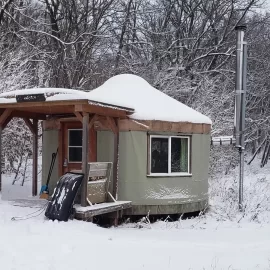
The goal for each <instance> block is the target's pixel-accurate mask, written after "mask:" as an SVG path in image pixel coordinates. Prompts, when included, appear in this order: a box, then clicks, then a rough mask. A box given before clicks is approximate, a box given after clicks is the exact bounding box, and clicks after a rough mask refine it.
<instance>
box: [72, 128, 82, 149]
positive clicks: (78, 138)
mask: <svg viewBox="0 0 270 270" xmlns="http://www.w3.org/2000/svg"><path fill="white" fill-rule="evenodd" d="M69 146H82V130H69Z"/></svg>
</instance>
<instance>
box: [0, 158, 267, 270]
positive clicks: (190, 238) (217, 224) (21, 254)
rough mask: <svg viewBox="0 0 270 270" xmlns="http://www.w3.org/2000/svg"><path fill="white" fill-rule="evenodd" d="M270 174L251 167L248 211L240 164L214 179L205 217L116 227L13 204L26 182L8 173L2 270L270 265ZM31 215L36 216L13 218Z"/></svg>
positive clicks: (0, 215)
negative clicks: (55, 217) (241, 207)
mask: <svg viewBox="0 0 270 270" xmlns="http://www.w3.org/2000/svg"><path fill="white" fill-rule="evenodd" d="M269 172H270V164H267V165H266V167H265V168H263V169H261V168H260V167H259V165H258V160H257V161H255V162H254V163H253V164H252V165H251V166H246V178H245V179H246V181H245V190H246V192H245V200H246V202H247V207H246V211H245V214H240V213H239V212H238V211H237V205H236V202H237V200H236V201H235V199H236V198H237V194H236V195H235V193H237V192H235V191H233V189H235V188H237V183H235V182H234V181H235V178H236V177H237V170H236V171H232V172H231V173H230V174H229V175H227V176H226V177H220V178H219V179H211V194H212V197H211V208H210V209H209V211H208V212H207V213H206V215H204V216H200V217H197V218H194V219H189V220H179V221H175V222H164V221H163V222H162V221H159V222H156V223H153V224H149V223H147V222H146V221H145V220H144V221H141V222H139V223H136V224H134V223H127V224H123V225H121V226H120V227H118V228H110V229H104V228H100V227H98V226H96V225H94V224H91V223H86V222H80V221H76V220H73V221H69V222H66V223H65V222H52V221H49V220H46V219H45V218H44V213H41V214H40V215H37V214H39V212H37V213H34V212H36V211H38V210H39V209H38V208H32V207H31V205H29V206H28V207H25V206H24V205H21V206H18V205H20V204H18V203H17V206H14V204H16V203H14V202H10V201H6V200H4V197H5V192H7V190H8V192H9V196H11V195H12V193H13V192H14V194H15V193H18V192H19V191H20V189H19V185H18V186H17V187H16V188H15V187H14V186H11V185H10V183H11V181H12V180H11V179H12V178H11V177H10V178H6V179H4V187H3V194H2V200H0V239H1V244H0V259H1V260H0V266H1V268H0V269H4V270H9V269H20V270H31V269H35V270H36V269H39V270H43V269H44V270H45V269H46V270H47V269H57V270H62V269H63V270H67V269H80V270H83V269H87V270H88V269H99V270H103V269H106V270H107V269H117V270H121V269H125V270H126V269H136V270H139V269H149V270H159V269H160V270H165V269H177V270H180V269H181V270H182V269H200V270H203V269H224V270H225V269H231V270H232V269H237V270H238V269H243V270H247V269H270V224H269V221H270V215H269V213H270V211H269V206H268V205H269V200H268V194H270V192H269V183H270V173H269ZM29 184H30V181H26V185H25V186H24V187H21V188H22V189H25V190H26V189H27V187H28V188H29V187H30V185H29ZM236 190H237V189H236ZM24 196H28V195H27V192H25V194H24ZM21 197H23V196H21ZM258 205H259V206H258ZM31 213H34V214H33V216H34V217H33V218H30V219H22V220H17V221H14V220H12V217H18V216H23V217H27V216H26V215H28V214H31ZM28 217H29V216H28Z"/></svg>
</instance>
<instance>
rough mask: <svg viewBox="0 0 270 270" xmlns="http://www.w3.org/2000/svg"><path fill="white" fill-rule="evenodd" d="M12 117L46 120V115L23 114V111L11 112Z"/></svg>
mask: <svg viewBox="0 0 270 270" xmlns="http://www.w3.org/2000/svg"><path fill="white" fill-rule="evenodd" d="M12 117H19V118H32V119H37V120H46V114H41V113H32V112H25V111H16V110H15V111H13V112H12Z"/></svg>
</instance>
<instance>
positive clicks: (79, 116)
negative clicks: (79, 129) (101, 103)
mask: <svg viewBox="0 0 270 270" xmlns="http://www.w3.org/2000/svg"><path fill="white" fill-rule="evenodd" d="M74 114H75V115H76V117H77V119H78V120H79V121H81V122H83V117H82V115H81V113H79V112H74Z"/></svg>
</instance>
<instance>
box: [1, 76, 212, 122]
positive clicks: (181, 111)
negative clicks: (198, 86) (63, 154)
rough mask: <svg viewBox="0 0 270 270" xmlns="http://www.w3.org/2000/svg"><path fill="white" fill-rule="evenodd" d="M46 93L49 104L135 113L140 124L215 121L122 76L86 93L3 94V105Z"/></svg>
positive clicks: (57, 90) (49, 90)
mask: <svg viewBox="0 0 270 270" xmlns="http://www.w3.org/2000/svg"><path fill="white" fill-rule="evenodd" d="M41 93H44V94H45V97H46V101H56V100H82V99H87V100H89V101H90V102H93V101H94V102H97V103H99V102H100V103H105V104H110V105H112V106H120V107H125V108H131V109H134V113H133V114H131V115H130V116H129V117H130V118H132V119H137V120H160V121H169V122H190V123H204V124H211V123H212V122H211V120H210V119H209V118H208V117H207V116H205V115H203V114H201V113H199V112H197V111H195V110H193V109H191V108H190V107H188V106H186V105H184V104H183V103H181V102H179V101H177V100H175V99H173V98H171V97H169V96H168V95H166V94H164V93H162V92H161V91H159V90H157V89H156V88H154V87H152V86H151V85H150V84H149V83H148V82H147V81H145V80H144V79H142V78H141V77H138V76H136V75H131V74H121V75H117V76H114V77H112V78H110V79H109V80H107V81H106V82H105V83H104V84H103V85H101V86H100V87H98V88H96V89H94V90H92V91H90V92H83V91H79V90H72V89H64V88H36V89H24V90H17V91H11V92H5V93H2V94H0V103H14V102H16V96H17V95H31V94H41Z"/></svg>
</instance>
